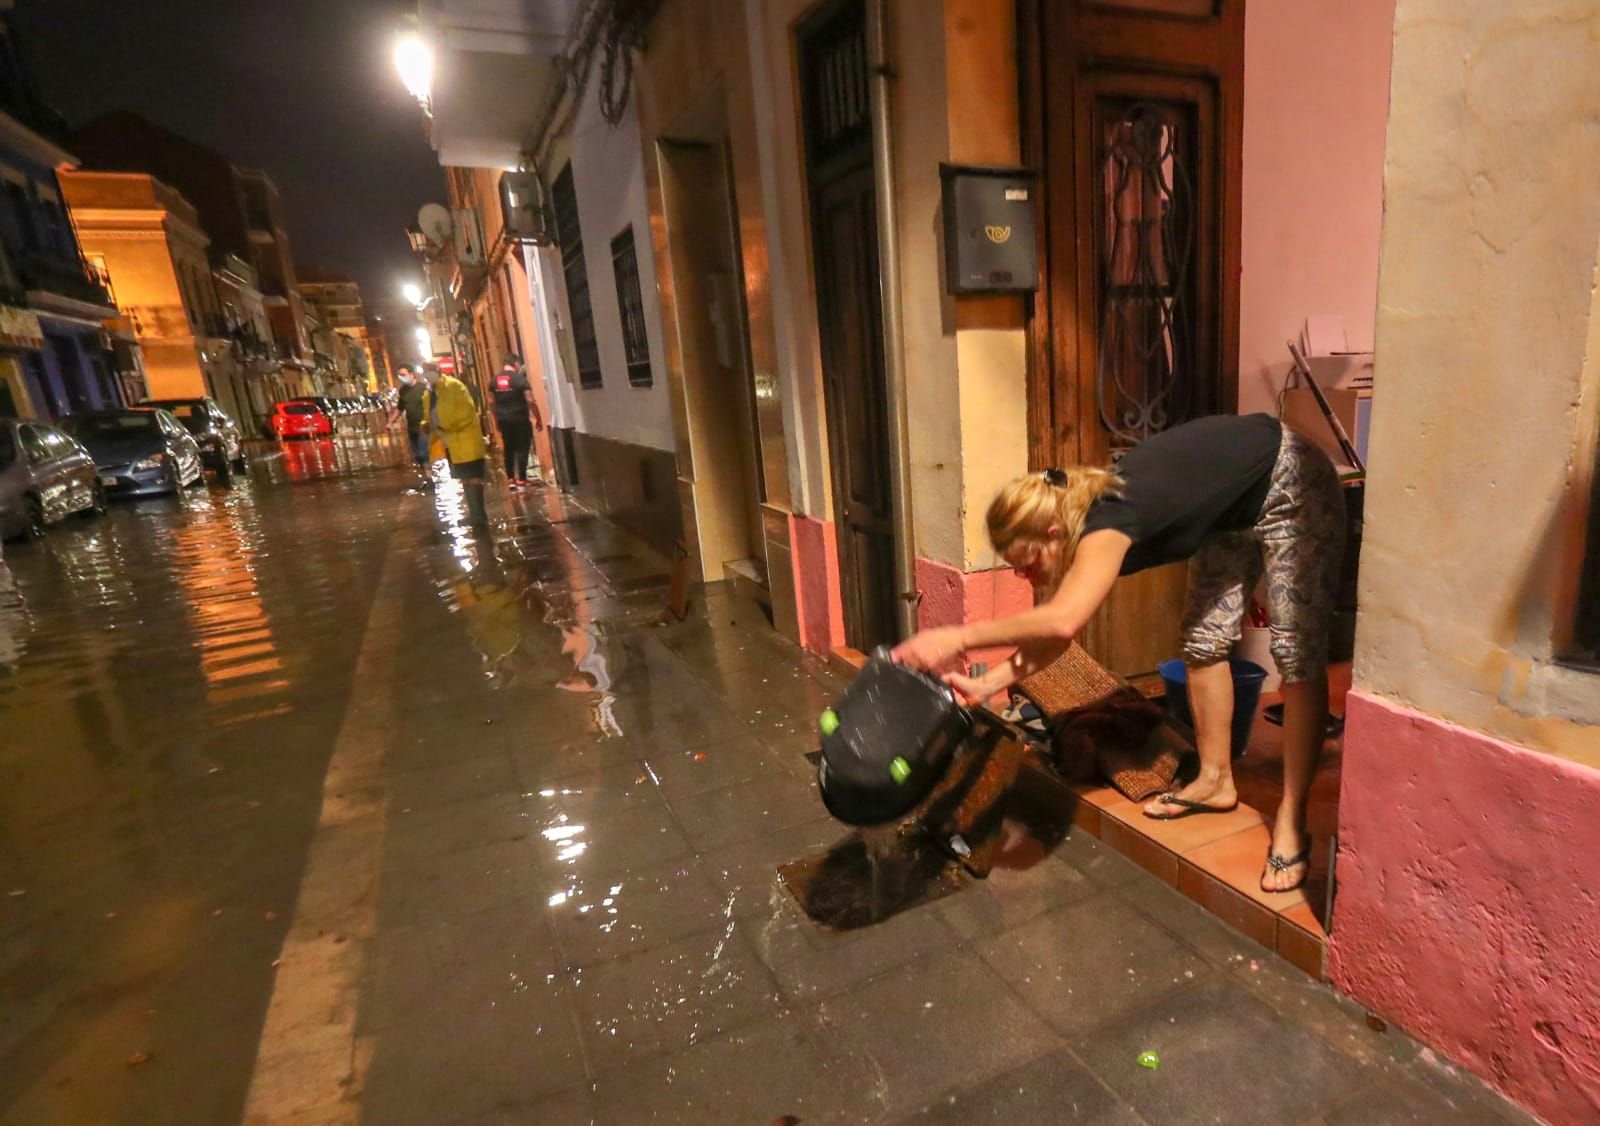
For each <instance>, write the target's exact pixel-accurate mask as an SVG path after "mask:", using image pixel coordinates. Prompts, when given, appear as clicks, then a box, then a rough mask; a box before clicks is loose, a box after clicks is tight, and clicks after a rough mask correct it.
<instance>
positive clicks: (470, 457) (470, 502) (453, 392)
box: [425, 372, 489, 528]
mask: <svg viewBox="0 0 1600 1126" xmlns="http://www.w3.org/2000/svg"><path fill="white" fill-rule="evenodd" d="M430 375H433V378H432V379H431V380H430V383H429V387H428V396H427V399H426V400H425V410H426V418H427V420H428V426H429V428H430V430H431V431H432V432H433V436H434V437H436V438H438V439H439V441H440V442H441V443H442V444H443V445H444V450H445V456H447V457H448V458H449V459H450V476H452V477H454V478H455V479H456V480H457V481H460V482H461V494H462V498H463V499H464V500H465V501H466V504H467V526H468V527H470V528H487V527H488V526H489V516H488V512H487V511H486V509H485V508H484V501H483V488H484V483H485V481H486V479H487V478H488V463H487V461H486V458H487V456H488V453H489V445H488V443H487V442H485V441H484V438H483V420H482V418H481V417H480V415H479V414H478V401H477V400H476V399H474V398H473V397H472V392H471V391H469V390H467V385H466V384H465V383H463V382H461V380H459V379H457V378H456V377H455V376H453V375H442V374H433V373H431V372H430Z"/></svg>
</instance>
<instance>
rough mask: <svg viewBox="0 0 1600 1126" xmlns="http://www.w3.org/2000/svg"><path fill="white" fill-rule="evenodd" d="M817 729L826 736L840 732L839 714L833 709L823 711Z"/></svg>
mask: <svg viewBox="0 0 1600 1126" xmlns="http://www.w3.org/2000/svg"><path fill="white" fill-rule="evenodd" d="M817 729H818V730H820V731H821V732H822V733H823V734H824V735H832V734H833V733H834V732H835V731H837V730H839V713H838V712H836V711H834V710H833V709H832V708H824V709H822V718H820V719H818V720H817Z"/></svg>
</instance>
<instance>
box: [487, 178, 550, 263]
mask: <svg viewBox="0 0 1600 1126" xmlns="http://www.w3.org/2000/svg"><path fill="white" fill-rule="evenodd" d="M500 213H501V215H502V216H503V217H504V218H505V225H506V237H508V238H512V239H516V240H518V241H520V242H531V243H533V244H535V245H536V246H549V245H551V244H552V243H553V242H555V238H554V237H553V236H552V234H551V230H550V215H549V211H548V210H547V209H546V208H545V205H544V185H543V184H541V183H540V182H539V174H538V173H537V172H504V173H502V174H501V176H500Z"/></svg>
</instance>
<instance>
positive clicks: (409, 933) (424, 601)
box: [0, 438, 1503, 1123]
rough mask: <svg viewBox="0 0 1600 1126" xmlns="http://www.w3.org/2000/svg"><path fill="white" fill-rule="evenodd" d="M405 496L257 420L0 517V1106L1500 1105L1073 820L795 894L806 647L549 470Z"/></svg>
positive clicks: (395, 1116)
mask: <svg viewBox="0 0 1600 1126" xmlns="http://www.w3.org/2000/svg"><path fill="white" fill-rule="evenodd" d="M417 485H418V482H417V480H416V479H415V477H414V476H413V475H412V473H411V471H410V470H409V469H408V468H407V467H406V466H405V464H404V455H403V452H402V451H401V450H400V449H399V448H398V447H397V446H394V445H392V444H390V443H389V442H388V441H387V440H380V439H375V438H341V439H339V440H338V441H336V442H335V441H325V442H306V443H294V444H290V445H288V446H287V447H286V449H285V450H282V451H280V450H279V449H278V448H276V447H271V448H269V447H262V448H261V451H260V452H259V454H258V455H257V457H256V460H255V467H254V471H253V474H252V476H251V477H250V478H248V479H245V478H238V479H236V480H235V482H234V483H233V485H232V486H231V487H229V488H219V487H215V486H207V487H202V488H197V489H193V490H189V491H188V492H187V493H186V494H185V495H183V496H181V497H179V498H176V499H170V500H157V501H145V502H140V503H137V504H120V505H116V506H114V507H113V509H112V512H111V514H110V516H109V517H108V518H105V519H100V520H79V519H74V520H71V521H69V522H68V523H66V524H64V525H61V526H59V527H57V528H55V529H53V530H52V531H51V532H50V534H49V535H48V536H47V537H46V538H45V539H44V540H43V541H42V542H39V543H32V544H21V543H19V544H9V545H7V547H6V556H5V558H6V563H7V565H8V568H9V572H10V576H11V578H10V580H9V582H7V583H5V584H4V585H3V587H0V1119H3V1120H4V1121H6V1122H8V1123H11V1122H16V1123H59V1122H128V1123H134V1122H138V1123H144V1122H196V1123H214V1122H215V1123H222V1122H233V1121H240V1120H247V1121H256V1122H269V1121H283V1122H306V1123H310V1122H316V1123H330V1122H355V1121H367V1122H373V1123H412V1122H415V1123H444V1122H508V1123H509V1122H540V1123H564V1122H590V1121H597V1122H638V1121H650V1120H660V1121H682V1122H705V1121H737V1122H771V1121H773V1120H775V1119H779V1118H781V1117H782V1116H784V1115H794V1116H797V1117H798V1118H799V1119H800V1120H801V1121H805V1122H817V1121H868V1120H879V1119H895V1118H900V1117H904V1116H906V1115H911V1114H915V1113H917V1112H919V1111H923V1110H925V1109H926V1110H927V1111H928V1112H929V1116H930V1118H931V1120H939V1121H952V1122H954V1121H971V1120H974V1119H975V1118H979V1117H984V1116H986V1115H999V1116H1009V1117H1010V1119H1011V1120H1015V1121H1041V1120H1044V1119H1045V1118H1046V1117H1050V1116H1060V1117H1065V1118H1073V1119H1078V1120H1085V1121H1089V1120H1092V1121H1105V1122H1135V1121H1140V1120H1146V1121H1176V1120H1184V1119H1185V1116H1186V1115H1190V1114H1197V1115H1199V1116H1201V1117H1211V1116H1212V1115H1213V1113H1223V1112H1224V1111H1225V1110H1227V1111H1228V1113H1229V1117H1230V1118H1231V1120H1234V1121H1245V1120H1252V1121H1253V1120H1261V1121H1290V1120H1302V1119H1305V1118H1309V1117H1310V1116H1312V1115H1314V1114H1317V1113H1321V1112H1323V1111H1326V1110H1328V1109H1330V1108H1333V1107H1335V1106H1341V1105H1346V1104H1349V1103H1350V1100H1351V1099H1352V1097H1355V1098H1356V1099H1357V1101H1358V1102H1359V1104H1360V1105H1361V1106H1362V1107H1366V1108H1385V1109H1387V1108H1392V1107H1396V1106H1400V1107H1406V1108H1412V1109H1415V1110H1418V1111H1419V1112H1421V1113H1424V1114H1425V1115H1426V1114H1430V1113H1441V1114H1443V1113H1448V1114H1450V1115H1452V1116H1453V1120H1457V1121H1495V1120H1503V1119H1501V1118H1500V1117H1499V1115H1500V1114H1501V1113H1502V1112H1501V1111H1500V1109H1499V1108H1498V1107H1497V1106H1496V1105H1495V1104H1493V1103H1492V1101H1490V1100H1487V1099H1486V1098H1484V1097H1483V1096H1482V1095H1481V1092H1479V1091H1477V1090H1476V1089H1474V1088H1472V1087H1470V1086H1469V1085H1467V1084H1464V1083H1463V1082H1462V1081H1461V1080H1460V1079H1459V1078H1457V1077H1455V1076H1454V1075H1453V1074H1450V1073H1447V1072H1446V1070H1444V1069H1443V1068H1442V1067H1439V1066H1437V1065H1434V1064H1432V1063H1430V1062H1429V1061H1428V1059H1426V1058H1424V1056H1423V1055H1422V1054H1420V1053H1419V1049H1418V1047H1417V1046H1416V1045H1415V1044H1414V1043H1412V1042H1411V1041H1409V1040H1406V1039H1405V1038H1404V1037H1402V1036H1400V1035H1399V1034H1398V1033H1394V1034H1389V1035H1386V1036H1384V1035H1379V1034H1377V1033H1375V1032H1373V1031H1371V1030H1370V1029H1368V1028H1367V1026H1366V1024H1365V1023H1364V1022H1363V1014H1362V1013H1361V1011H1360V1010H1359V1009H1356V1008H1355V1007H1354V1006H1353V1005H1351V1004H1350V1003H1349V1002H1347V1001H1344V1000H1341V999H1339V998H1338V997H1336V996H1335V995H1334V994H1333V993H1331V992H1330V991H1328V990H1327V989H1325V988H1324V987H1322V986H1320V985H1317V984H1315V983H1313V982H1312V981H1311V980H1310V979H1308V978H1305V977H1304V976H1303V975H1300V974H1299V973H1298V971H1296V970H1294V969H1293V968H1292V967H1288V966H1287V965H1286V964H1284V963H1281V962H1279V961H1278V960H1277V959H1276V958H1275V957H1274V956H1272V955H1270V954H1268V953H1267V952H1266V951H1265V950H1263V949H1262V948H1260V947H1257V946H1255V945H1254V944H1252V943H1251V942H1250V941H1249V940H1248V939H1246V938H1244V937H1243V936H1241V935H1239V934H1237V933H1235V932H1233V931H1231V930H1229V929H1228V928H1227V927H1225V926H1224V925H1222V924H1220V923H1218V922H1217V921H1215V920H1214V919H1213V918H1212V917H1210V916H1209V915H1206V914H1205V913H1203V912H1202V911H1200V910H1199V909H1198V908H1197V907H1195V906H1194V905H1193V904H1192V903H1190V902H1189V901H1188V900H1186V899H1184V898H1183V897H1182V896H1180V895H1178V894H1177V893H1176V892H1175V891H1174V890H1173V889H1171V888H1168V887H1164V886H1162V885H1160V884H1159V883H1158V882H1156V881H1154V880H1152V879H1151V878H1149V877H1148V876H1146V875H1144V874H1143V873H1142V872H1140V871H1139V870H1138V869H1136V868H1134V867H1133V866H1132V865H1131V864H1129V863H1128V862H1126V861H1125V860H1123V859H1122V858H1121V857H1120V856H1118V855H1117V854H1115V853H1114V852H1112V851H1110V850H1108V849H1105V848H1103V847H1101V846H1100V845H1099V844H1097V843H1096V842H1095V841H1094V840H1093V839H1092V838H1088V837H1085V836H1080V835H1077V834H1073V835H1070V836H1068V837H1067V839H1066V840H1064V841H1062V842H1060V844H1059V845H1058V846H1056V847H1054V848H1053V849H1052V850H1051V851H1049V852H1048V853H1047V854H1046V853H1045V852H1043V850H1036V851H1034V852H1031V853H1029V854H1028V855H1027V856H1026V859H1025V861H1024V862H1022V863H1018V864H1016V865H1015V866H1010V867H1006V866H1002V868H1000V869H997V870H996V872H995V873H994V874H993V875H992V876H991V877H990V878H989V879H988V880H987V881H981V882H973V883H971V884H970V886H964V887H961V888H959V890H955V891H953V892H952V893H951V894H948V895H944V896H942V897H940V896H926V897H921V898H919V899H918V900H917V902H916V904H915V905H912V906H907V907H906V908H905V909H904V910H900V911H898V912H897V913H893V914H890V915H889V916H888V917H887V918H884V919H882V921H874V922H873V923H872V925H870V926H860V927H857V928H855V929H849V930H837V931H833V930H827V929H825V928H822V927H818V926H817V925H815V924H814V923H813V922H812V921H811V920H810V919H808V918H807V917H806V914H805V912H804V911H802V910H801V908H800V906H799V905H798V904H796V903H795V902H794V900H793V898H792V896H791V895H790V893H789V892H788V891H787V890H786V889H785V888H784V887H783V886H782V884H781V883H780V881H779V879H778V868H779V866H780V865H785V864H790V863H792V862H794V861H797V860H799V859H801V858H803V857H808V856H815V855H818V854H819V853H820V852H821V851H822V850H826V849H829V848H831V847H833V846H836V845H838V844H839V842H841V841H842V840H843V839H844V838H845V837H846V836H847V835H848V834H847V833H846V831H845V830H844V829H843V828H842V827H840V826H839V825H837V824H836V823H834V822H833V821H831V820H830V819H829V818H828V817H827V816H826V815H825V813H824V810H823V807H822V804H821V801H820V799H819V797H818V795H817V793H816V789H815V786H814V784H813V781H812V777H813V768H812V766H811V764H810V763H809V762H808V761H807V759H806V757H805V752H806V751H808V750H810V749H812V747H813V745H814V738H813V734H812V724H813V723H814V720H815V717H816V715H817V714H818V713H819V712H820V711H821V709H822V708H823V707H824V706H826V705H827V704H829V703H831V702H832V701H833V700H834V698H835V697H836V695H837V693H838V692H839V690H840V688H841V683H842V682H841V681H840V680H839V679H838V677H837V676H836V675H835V674H833V673H832V672H830V671H829V670H828V668H827V667H826V666H825V665H824V664H823V663H822V662H820V661H818V660H816V659H815V658H812V657H809V656H804V655H802V654H801V653H800V651H799V650H797V649H795V648H794V647H792V646H791V645H789V644H788V643H787V642H785V641H784V640H782V639H781V638H780V637H779V636H778V635H777V634H776V633H775V632H774V631H773V630H772V629H771V627H770V625H769V624H768V623H767V621H766V620H765V618H764V616H763V614H762V613H761V611H760V609H759V608H758V607H756V606H754V605H753V604H749V603H745V602H742V601H740V600H737V599H734V598H732V597H731V596H729V595H726V594H723V593H719V592H713V593H712V594H711V595H710V596H709V600H708V599H707V598H706V597H704V596H697V597H696V599H695V602H694V608H693V610H692V612H691V614H690V616H689V618H688V620H686V621H683V622H677V621H674V620H673V619H671V618H670V616H669V615H668V614H667V611H666V607H667V601H668V582H669V579H668V574H667V571H666V568H665V563H664V561H662V560H660V559H657V558H654V557H652V556H651V555H650V554H649V553H648V552H647V551H645V550H644V549H642V548H639V547H638V546H637V545H636V544H635V543H634V542H633V541H632V540H631V538H630V537H628V536H627V535H626V534H624V533H622V532H620V531H618V530H616V529H615V528H614V527H613V526H612V525H610V524H608V523H606V522H604V521H602V520H599V519H597V518H595V517H593V516H591V515H589V514H588V513H586V512H584V511H582V510H581V509H578V508H576V507H570V506H568V505H567V504H565V503H564V502H563V501H562V499H561V497H560V495H559V494H558V493H556V492H555V491H554V490H545V489H535V490H532V491H529V492H526V493H522V494H518V495H516V496H514V497H509V498H508V496H507V494H506V493H505V491H504V490H503V488H498V487H496V488H493V489H491V502H490V515H491V518H492V520H493V522H494V524H495V529H494V533H493V535H492V537H474V536H472V535H470V534H469V533H468V532H467V530H466V529H465V528H464V527H463V526H462V525H461V506H460V498H459V496H458V495H457V491H456V490H455V488H454V486H452V485H451V484H449V483H448V482H445V483H441V485H440V486H439V488H438V490H437V491H436V492H430V491H424V490H422V489H419V488H418V487H417ZM1019 855H1020V853H1019ZM874 918H876V916H874ZM1146 1049H1154V1050H1158V1051H1159V1052H1160V1053H1161V1055H1162V1057H1163V1058H1164V1059H1165V1060H1166V1061H1168V1062H1167V1065H1166V1070H1163V1071H1161V1072H1160V1073H1156V1072H1152V1071H1149V1070H1147V1069H1145V1068H1141V1067H1139V1066H1137V1065H1136V1063H1135V1060H1136V1057H1137V1056H1138V1055H1139V1054H1140V1052H1142V1051H1144V1050H1146ZM1269 1057H1270V1058H1271V1059H1272V1060H1273V1061H1274V1068H1273V1070H1272V1072H1271V1073H1269V1074H1266V1075H1265V1076H1264V1077H1259V1083H1258V1086H1259V1087H1260V1088H1261V1090H1260V1098H1259V1101H1258V1102H1257V1103H1256V1104H1255V1106H1256V1107H1258V1108H1259V1110H1260V1115H1259V1116H1256V1117H1253V1116H1252V1115H1251V1114H1243V1113H1242V1112H1241V1110H1240V1108H1239V1107H1238V1106H1237V1105H1236V1103H1235V1100H1234V1097H1233V1095H1232V1094H1231V1093H1230V1092H1228V1091H1227V1090H1221V1089H1217V1088H1216V1087H1215V1086H1210V1088H1209V1089H1210V1090H1212V1091H1213V1092H1214V1093H1213V1094H1211V1095H1207V1094H1206V1093H1205V1091H1204V1090H1200V1089H1197V1088H1196V1086H1195V1080H1196V1079H1197V1077H1200V1076H1205V1075H1215V1074H1218V1073H1226V1072H1227V1071H1228V1069H1230V1068H1233V1069H1246V1068H1253V1067H1254V1066H1255V1065H1256V1064H1258V1063H1259V1061H1260V1060H1261V1059H1265V1058H1269ZM1208 1098H1209V1099H1210V1100H1211V1101H1206V1100H1207V1099H1208ZM1197 1099H1198V1100H1200V1103H1203V1104H1204V1105H1200V1103H1197V1102H1196V1100H1197ZM1229 1108H1231V1110H1229ZM1069 1109H1070V1112H1071V1113H1068V1111H1069ZM1140 1116H1142V1117H1140Z"/></svg>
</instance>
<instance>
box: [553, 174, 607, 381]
mask: <svg viewBox="0 0 1600 1126" xmlns="http://www.w3.org/2000/svg"><path fill="white" fill-rule="evenodd" d="M550 196H551V203H552V204H553V206H554V209H555V217H556V242H557V243H558V244H559V245H560V247H561V272H562V274H563V275H564V276H565V278H566V283H567V307H568V312H569V313H570V315H571V317H572V349H573V351H574V352H575V353H577V357H578V386H580V387H599V386H600V382H601V379H600V345H599V344H598V343H597V342H596V340H595V334H594V305H593V303H592V302H591V301H590V299H589V271H588V268H587V267H586V266H585V265H584V261H583V228H582V226H581V224H580V223H579V222H578V192H577V189H576V188H574V187H573V184H572V165H571V164H568V165H567V166H566V167H565V168H563V169H562V170H561V175H559V176H557V177H556V182H555V183H554V184H553V185H551V188H550Z"/></svg>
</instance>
